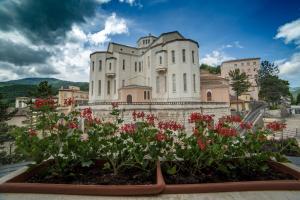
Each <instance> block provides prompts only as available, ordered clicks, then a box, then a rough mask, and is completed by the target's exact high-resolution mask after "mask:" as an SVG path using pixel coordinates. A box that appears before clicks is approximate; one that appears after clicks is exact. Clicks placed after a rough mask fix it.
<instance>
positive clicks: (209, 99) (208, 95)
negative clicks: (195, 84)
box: [206, 91, 212, 101]
mask: <svg viewBox="0 0 300 200" xmlns="http://www.w3.org/2000/svg"><path fill="white" fill-rule="evenodd" d="M206 98H207V101H211V100H212V94H211V91H208V92H207V93H206Z"/></svg>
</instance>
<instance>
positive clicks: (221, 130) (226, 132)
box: [217, 127, 237, 137]
mask: <svg viewBox="0 0 300 200" xmlns="http://www.w3.org/2000/svg"><path fill="white" fill-rule="evenodd" d="M217 132H218V134H220V135H222V136H225V137H234V136H237V130H236V129H234V128H227V127H218V128H217Z"/></svg>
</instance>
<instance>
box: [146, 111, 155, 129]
mask: <svg viewBox="0 0 300 200" xmlns="http://www.w3.org/2000/svg"><path fill="white" fill-rule="evenodd" d="M155 119H156V117H155V116H154V114H148V115H147V116H146V120H147V123H148V124H149V125H152V126H154V120H155Z"/></svg>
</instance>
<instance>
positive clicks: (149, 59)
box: [148, 56, 150, 68]
mask: <svg viewBox="0 0 300 200" xmlns="http://www.w3.org/2000/svg"><path fill="white" fill-rule="evenodd" d="M148 68H150V57H149V56H148Z"/></svg>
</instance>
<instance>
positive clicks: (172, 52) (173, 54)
mask: <svg viewBox="0 0 300 200" xmlns="http://www.w3.org/2000/svg"><path fill="white" fill-rule="evenodd" d="M171 54H172V63H175V51H174V50H172V51H171Z"/></svg>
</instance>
